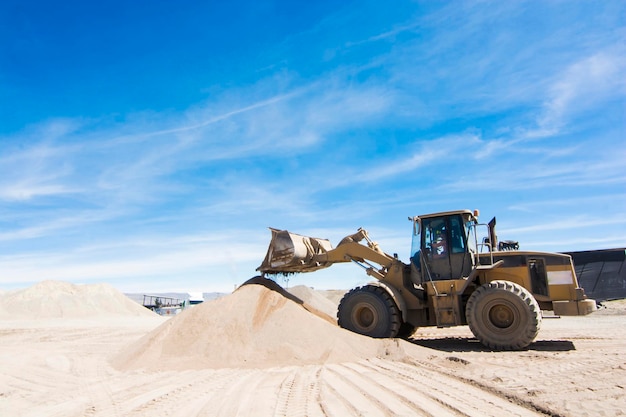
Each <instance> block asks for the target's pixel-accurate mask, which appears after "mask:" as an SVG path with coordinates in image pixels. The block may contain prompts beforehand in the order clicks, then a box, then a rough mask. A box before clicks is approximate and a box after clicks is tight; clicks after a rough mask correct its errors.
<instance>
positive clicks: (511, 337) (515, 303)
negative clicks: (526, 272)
mask: <svg viewBox="0 0 626 417" xmlns="http://www.w3.org/2000/svg"><path fill="white" fill-rule="evenodd" d="M465 316H466V317H467V324H468V325H469V328H470V330H471V331H472V333H473V334H474V336H476V338H477V339H478V340H479V341H480V342H481V343H482V344H483V345H485V346H487V347H488V348H490V349H494V350H520V349H524V348H526V347H528V345H530V344H531V343H532V342H533V340H535V337H537V333H539V329H540V327H541V310H540V309H539V305H538V304H537V301H536V300H535V298H534V297H533V296H532V294H531V293H530V292H529V291H528V290H526V289H525V288H524V287H522V286H520V285H518V284H515V283H514V282H510V281H492V282H488V283H486V284H484V285H482V286H480V287H479V288H478V289H476V291H474V292H473V293H472V295H471V296H470V298H469V300H468V301H467V305H466V307H465Z"/></svg>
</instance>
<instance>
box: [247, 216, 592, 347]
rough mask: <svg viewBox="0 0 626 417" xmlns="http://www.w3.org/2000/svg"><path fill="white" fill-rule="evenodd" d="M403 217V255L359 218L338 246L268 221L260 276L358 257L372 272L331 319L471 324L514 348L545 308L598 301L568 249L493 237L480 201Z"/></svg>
mask: <svg viewBox="0 0 626 417" xmlns="http://www.w3.org/2000/svg"><path fill="white" fill-rule="evenodd" d="M409 220H410V221H411V222H412V223H413V241H412V246H411V256H410V260H409V263H408V264H407V263H404V262H402V261H401V260H400V259H398V256H397V254H394V255H389V254H387V253H385V252H384V251H382V250H381V249H380V248H379V246H378V244H377V243H376V242H374V241H372V240H371V239H370V237H369V235H368V233H367V231H366V230H364V229H362V228H360V229H358V231H357V232H356V233H354V234H352V235H349V236H346V237H345V238H343V239H342V240H341V241H340V242H339V244H338V245H337V247H335V248H333V247H332V245H331V243H330V241H329V240H327V239H320V238H313V237H308V236H303V235H298V234H295V233H290V232H289V231H287V230H279V229H273V228H270V230H271V233H272V238H271V242H270V245H269V248H268V250H267V255H266V256H265V259H264V260H263V263H262V264H261V266H259V267H258V268H257V271H259V272H261V274H262V275H263V276H265V275H275V274H291V273H300V272H312V271H316V270H319V269H322V268H327V267H329V266H331V265H333V264H335V263H340V262H353V263H355V264H357V265H359V266H360V267H362V268H363V269H364V270H365V272H366V273H367V275H369V276H371V277H373V278H375V281H373V282H370V283H369V284H367V285H364V286H359V287H357V288H354V289H352V290H350V291H348V292H347V293H346V294H345V295H344V297H343V298H342V300H341V302H340V303H339V306H338V311H337V323H338V324H339V326H341V327H343V328H345V329H348V330H351V331H353V332H356V333H359V334H363V335H367V336H371V337H376V338H393V337H407V336H409V335H411V334H412V333H413V332H414V331H415V330H416V328H418V327H423V326H437V327H450V326H457V325H469V328H470V330H471V331H472V333H473V334H474V336H475V337H476V338H477V339H478V340H479V341H480V342H481V343H482V344H483V345H485V346H487V347H488V348H490V349H493V350H520V349H524V348H526V347H527V346H528V345H529V344H530V343H532V342H533V340H534V339H535V337H536V336H537V333H538V332H539V328H540V326H541V320H542V310H551V311H553V312H554V314H555V315H557V316H569V315H573V316H576V315H586V314H589V313H591V312H593V311H594V310H595V309H596V303H595V301H594V300H591V299H588V298H587V297H586V295H585V292H584V290H583V289H582V288H580V287H579V286H578V281H577V278H576V273H575V272H574V266H573V263H572V259H571V257H570V256H569V255H564V254H559V253H548V252H531V251H520V250H519V249H518V247H519V245H518V244H517V243H516V242H511V241H504V242H500V243H498V241H497V236H496V232H495V223H496V222H495V218H494V219H493V220H492V221H491V222H489V223H487V224H483V223H480V222H479V220H478V211H477V210H474V211H470V210H457V211H448V212H440V213H433V214H426V215H420V216H415V217H409ZM479 235H480V236H484V237H482V238H481V239H479Z"/></svg>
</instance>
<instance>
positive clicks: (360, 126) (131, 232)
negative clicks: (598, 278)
mask: <svg viewBox="0 0 626 417" xmlns="http://www.w3.org/2000/svg"><path fill="white" fill-rule="evenodd" d="M0 35H1V36H2V39H3V42H2V43H0V289H5V290H8V289H13V288H20V287H25V286H28V285H31V284H33V283H35V282H38V281H41V280H44V279H56V280H64V281H70V282H75V283H95V282H108V283H110V284H112V285H114V286H115V287H117V288H118V289H120V290H122V291H127V292H141V291H145V292H157V291H230V290H232V289H233V288H234V286H235V285H238V284H240V283H242V282H243V281H245V280H246V279H248V278H250V277H252V276H254V275H255V268H256V267H257V266H258V265H259V264H260V263H261V261H262V259H263V257H264V255H265V251H266V248H267V244H268V242H269V238H270V233H269V231H268V229H267V227H269V226H271V227H276V228H282V229H289V230H291V231H293V232H296V233H301V234H305V235H312V236H316V237H323V238H328V239H330V240H331V241H332V242H333V244H336V243H337V242H338V241H339V240H340V239H341V238H342V237H343V236H344V235H347V234H351V233H353V232H355V231H356V229H357V228H359V227H364V228H366V229H368V230H369V232H370V236H371V237H372V238H373V239H374V240H376V241H377V242H378V243H379V244H380V245H381V247H382V248H383V249H384V250H385V251H386V252H388V253H393V252H397V253H398V254H399V256H400V257H401V258H402V259H404V260H405V261H406V260H407V259H408V255H409V250H410V241H411V224H410V223H409V222H408V220H407V217H408V216H413V215H416V214H424V213H431V212H436V211H444V210H454V209H464V208H468V209H475V208H476V209H480V211H481V219H482V220H484V221H485V222H487V221H489V220H490V219H491V217H493V216H497V218H498V235H499V237H500V238H501V239H514V240H518V241H520V245H521V248H522V249H527V250H544V251H556V252H558V251H573V250H591V249H604V248H614V247H624V246H626V216H625V215H624V213H626V141H625V138H626V137H625V136H626V135H625V112H626V110H625V109H626V46H625V45H626V42H625V39H626V3H624V2H623V1H603V2H596V1H588V2H585V1H510V2H501V1H470V2H462V1H457V2H438V1H417V2H408V1H406V2H396V1H391V2H381V1H354V2H331V1H317V2H294V1H290V2H288V1H284V2H283V1H261V2H259V1H231V2H212V1H209V2H200V1H181V2H176V3H174V2H162V1H143V0H139V1H132V2H128V1H109V2H85V1H62V2H55V3H52V2H44V1H29V0H20V1H14V0H8V1H3V2H2V5H0ZM367 280H368V278H367V277H366V276H365V275H364V274H363V273H362V271H361V269H360V268H358V267H356V266H353V265H349V264H348V265H336V266H333V267H331V268H329V269H326V270H324V271H318V272H314V273H310V274H301V275H298V276H295V277H292V278H291V281H290V283H289V285H298V284H306V285H310V286H314V287H316V288H343V289H346V288H350V287H353V286H355V285H358V284H361V283H363V282H366V281H367Z"/></svg>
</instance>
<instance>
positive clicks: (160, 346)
mask: <svg viewBox="0 0 626 417" xmlns="http://www.w3.org/2000/svg"><path fill="white" fill-rule="evenodd" d="M283 291H284V290H283ZM290 297H293V296H291V295H290ZM389 355H393V356H398V357H401V356H403V350H402V348H401V347H400V343H399V342H398V341H396V340H390V339H372V338H369V337H365V336H361V335H358V334H356V333H352V332H349V331H347V330H344V329H341V328H339V327H338V326H336V325H333V324H331V323H329V322H328V321H326V320H324V319H323V318H320V317H318V316H316V315H315V314H312V313H311V312H309V311H307V310H306V309H305V308H304V307H303V305H302V304H300V303H298V302H297V301H293V300H292V299H290V298H287V297H285V296H284V295H283V293H282V292H277V291H274V290H271V289H269V288H267V287H266V286H264V285H255V284H248V285H245V286H242V287H240V288H239V289H238V290H237V291H235V292H234V293H232V294H230V295H227V296H225V297H222V298H219V299H217V300H212V301H208V302H204V303H203V304H200V305H198V306H196V307H194V308H192V309H189V310H186V311H184V312H183V313H181V314H179V315H177V316H175V317H173V318H172V319H170V320H168V321H167V322H166V323H164V324H162V325H161V326H159V327H158V328H156V329H155V330H153V331H152V332H151V333H149V334H147V335H146V336H144V337H143V338H141V339H140V340H138V341H137V342H135V343H134V344H132V345H130V346H129V347H128V348H126V349H125V350H123V351H122V352H121V353H120V354H118V355H117V356H116V357H115V358H113V361H112V363H113V365H114V366H115V367H117V368H118V369H121V370H131V369H138V368H146V369H151V370H184V369H197V368H242V367H243V368H268V367H277V366H291V365H308V364H322V363H328V362H351V361H358V360H360V359H364V358H372V357H377V356H378V357H379V356H389Z"/></svg>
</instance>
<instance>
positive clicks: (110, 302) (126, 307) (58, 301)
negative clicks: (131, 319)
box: [0, 281, 155, 319]
mask: <svg viewBox="0 0 626 417" xmlns="http://www.w3.org/2000/svg"><path fill="white" fill-rule="evenodd" d="M111 315H117V316H119V315H124V316H126V315H131V316H154V315H155V313H153V312H151V311H150V310H148V309H147V308H145V307H143V306H141V305H139V304H137V303H136V302H134V301H132V300H131V299H129V298H128V297H126V296H125V295H124V294H122V293H121V292H119V291H118V290H116V289H115V288H113V287H112V286H111V285H108V284H88V285H75V284H71V283H69V282H62V281H42V282H40V283H38V284H35V285H33V286H32V287H29V288H26V289H24V290H19V291H15V292H12V293H8V294H5V295H4V296H3V297H2V310H0V317H2V318H5V319H13V318H19V319H40V318H85V317H94V316H111Z"/></svg>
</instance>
